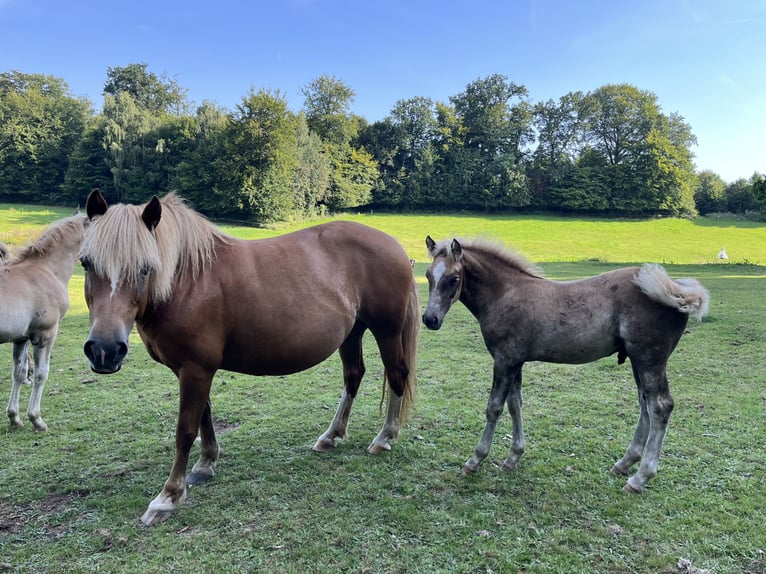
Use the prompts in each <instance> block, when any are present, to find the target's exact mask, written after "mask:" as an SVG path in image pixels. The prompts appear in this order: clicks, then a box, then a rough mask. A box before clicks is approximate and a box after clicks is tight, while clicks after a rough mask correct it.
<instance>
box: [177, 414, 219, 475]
mask: <svg viewBox="0 0 766 574" xmlns="http://www.w3.org/2000/svg"><path fill="white" fill-rule="evenodd" d="M199 435H200V453H199V460H197V462H196V463H195V464H194V466H193V467H192V470H191V472H190V473H189V474H188V475H187V476H186V485H187V486H194V485H196V484H203V483H205V482H207V481H208V480H210V479H211V478H213V475H214V474H215V464H216V462H218V456H219V455H220V452H221V449H220V447H219V446H218V440H217V439H216V438H215V428H213V413H212V408H211V405H210V401H209V400H208V402H207V405H206V406H205V410H204V411H203V412H202V419H201V420H200V425H199Z"/></svg>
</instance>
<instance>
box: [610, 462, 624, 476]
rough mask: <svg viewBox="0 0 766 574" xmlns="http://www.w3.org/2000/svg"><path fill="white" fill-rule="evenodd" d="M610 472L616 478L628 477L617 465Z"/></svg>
mask: <svg viewBox="0 0 766 574" xmlns="http://www.w3.org/2000/svg"><path fill="white" fill-rule="evenodd" d="M609 472H611V473H612V474H613V475H615V476H627V475H628V472H627V471H624V470H622V469H621V468H619V467H618V466H617V465H616V464H615V465H614V466H613V467H612V468H610V469H609Z"/></svg>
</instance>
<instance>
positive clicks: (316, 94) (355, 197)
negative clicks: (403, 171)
mask: <svg viewBox="0 0 766 574" xmlns="http://www.w3.org/2000/svg"><path fill="white" fill-rule="evenodd" d="M302 93H303V96H304V98H305V100H304V111H305V114H306V122H307V123H308V127H309V129H310V130H311V131H313V132H314V133H316V134H317V135H318V136H319V137H320V138H321V140H322V143H323V146H324V154H325V155H326V156H327V159H328V161H329V162H330V165H331V166H332V171H331V175H330V185H329V188H328V193H327V194H326V196H325V201H326V203H327V206H328V207H330V208H331V209H346V208H349V207H357V206H359V205H364V204H366V203H369V202H370V201H371V200H372V190H373V189H375V188H376V187H377V184H378V180H379V176H380V175H379V172H378V166H377V163H376V162H375V160H374V159H373V157H372V155H370V153H369V152H367V151H366V150H364V149H363V148H361V147H359V146H354V145H353V142H354V140H355V138H356V137H357V135H358V134H359V129H360V126H361V124H362V123H363V122H362V120H361V118H357V117H354V116H352V115H351V113H350V108H351V104H352V103H353V101H354V95H355V94H354V91H353V90H352V89H351V88H349V87H348V86H346V84H344V83H343V82H342V81H341V80H338V79H337V78H335V77H334V76H320V77H319V78H317V79H316V80H314V81H312V82H310V83H309V84H308V85H307V86H305V87H304V88H303V89H302Z"/></svg>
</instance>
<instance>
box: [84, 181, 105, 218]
mask: <svg viewBox="0 0 766 574" xmlns="http://www.w3.org/2000/svg"><path fill="white" fill-rule="evenodd" d="M107 209H109V204H108V203H107V202H106V199H104V196H103V195H101V191H100V190H99V189H98V188H96V189H94V190H93V191H91V192H90V193H89V194H88V199H87V200H86V201H85V213H87V214H88V219H90V220H91V221H93V218H94V217H98V216H99V215H104V214H105V213H106V210H107Z"/></svg>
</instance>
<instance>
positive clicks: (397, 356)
mask: <svg viewBox="0 0 766 574" xmlns="http://www.w3.org/2000/svg"><path fill="white" fill-rule="evenodd" d="M87 214H88V218H89V219H90V220H91V221H92V224H91V227H90V229H89V230H88V233H87V234H86V236H85V240H84V242H83V245H82V249H81V253H80V257H81V261H82V264H83V267H84V269H85V300H86V302H87V304H88V308H89V312H90V333H89V335H88V340H87V341H86V343H85V347H84V351H85V355H86V356H87V357H88V359H89V360H90V364H91V368H92V369H93V371H95V372H97V373H114V372H116V371H118V370H119V369H120V367H121V365H122V362H123V359H124V358H125V355H126V353H127V351H128V334H129V333H130V331H131V328H132V326H133V324H134V323H135V324H136V327H137V329H138V333H139V335H140V336H141V339H142V340H143V342H144V345H145V346H146V349H147V351H148V352H149V354H150V355H151V357H152V358H153V359H154V360H155V361H158V362H160V363H162V364H163V365H166V366H167V367H169V368H170V369H171V370H172V371H173V372H174V373H175V375H176V376H177V377H178V382H179V385H180V405H179V413H178V422H177V427H176V454H175V460H174V462H173V468H172V470H171V471H170V476H169V477H168V479H167V481H166V482H165V485H164V487H163V489H162V491H161V492H160V494H159V495H158V496H157V497H156V498H155V499H154V500H152V501H151V503H150V504H149V507H148V509H147V510H146V512H145V513H144V514H143V516H142V517H141V521H142V522H143V523H144V524H146V525H151V524H154V523H156V522H159V521H161V520H164V519H165V518H167V517H168V516H170V514H171V513H172V511H173V510H174V509H175V508H176V507H177V506H178V505H179V504H180V503H181V502H182V501H183V500H184V498H185V495H186V485H187V484H197V483H201V482H205V481H207V480H209V479H210V478H212V476H213V473H214V466H215V464H216V461H217V459H218V455H219V447H218V442H217V440H216V436H215V431H214V429H213V418H212V415H211V404H210V387H211V383H212V380H213V375H214V374H215V372H216V371H217V370H218V369H226V370H229V371H236V372H239V373H245V374H250V375H285V374H289V373H295V372H298V371H302V370H305V369H307V368H309V367H311V366H313V365H316V364H317V363H320V362H321V361H323V360H325V359H326V358H327V357H329V356H330V355H331V354H332V353H333V352H335V350H336V349H338V350H339V354H340V358H341V361H342V363H343V378H344V383H345V390H344V391H343V394H342V396H341V399H340V404H339V406H338V409H337V412H336V413H335V417H334V418H333V420H332V422H331V423H330V426H329V428H328V429H327V431H325V432H324V434H322V435H321V436H320V437H319V438H318V440H317V441H316V443H315V444H314V447H313V448H314V450H317V451H326V450H330V449H332V448H333V447H334V446H335V439H336V438H344V437H345V436H346V432H347V425H348V418H349V414H350V412H351V406H352V403H353V401H354V397H355V396H356V394H357V390H358V389H359V384H360V382H361V379H362V376H363V374H364V371H365V367H364V362H363V360H362V335H363V334H364V333H365V331H366V330H367V329H369V330H370V332H371V333H372V334H373V335H374V337H375V340H376V342H377V345H378V348H379V350H380V355H381V359H382V361H383V365H384V369H385V378H386V380H387V381H388V385H389V387H390V391H391V392H389V393H388V412H387V415H386V420H385V423H384V425H383V428H382V430H381V431H380V433H379V434H378V435H377V436H376V437H375V438H374V440H373V441H372V443H371V444H370V446H369V448H368V451H369V452H371V453H376V452H383V451H386V450H389V449H390V448H391V447H390V445H389V443H388V441H389V439H393V438H396V437H397V436H398V433H399V428H400V425H401V424H402V422H403V420H404V419H405V417H406V414H407V409H408V407H409V404H410V400H411V398H412V393H413V389H414V385H415V359H416V350H417V334H418V330H419V327H420V318H419V314H420V308H419V307H420V304H419V301H418V294H417V288H416V283H415V278H414V276H413V273H412V267H411V266H410V262H409V258H408V257H407V254H406V253H405V252H404V250H403V249H402V247H401V246H400V245H399V244H398V243H397V242H396V241H395V240H394V239H393V238H392V237H390V236H388V235H386V234H385V233H382V232H381V231H377V230H375V229H372V228H369V227H366V226H364V225H361V224H358V223H353V222H342V221H339V222H333V223H327V224H324V225H317V226H315V227H310V228H308V229H304V230H302V231H297V232H294V233H290V234H287V235H284V236H281V237H277V238H273V239H263V240H255V241H245V240H240V239H236V238H234V237H231V236H229V235H226V234H224V233H223V232H222V231H220V230H219V229H217V228H216V227H215V226H213V225H212V224H211V223H209V222H208V221H207V220H206V219H205V218H203V217H202V216H201V215H200V214H198V213H196V212H195V211H193V210H192V209H191V208H189V207H187V206H186V205H185V203H184V202H183V200H182V199H181V198H180V197H179V196H177V195H175V194H172V193H171V194H169V195H167V196H165V197H164V198H163V199H162V200H159V199H157V197H153V198H152V199H151V200H150V201H149V202H148V203H146V204H144V205H142V206H135V205H123V204H119V205H114V206H111V207H110V206H108V205H107V202H106V200H105V199H104V197H103V196H102V195H101V193H100V192H99V191H98V190H94V191H93V192H91V194H90V196H89V197H88V201H87ZM198 432H199V435H200V438H201V453H200V458H199V460H198V461H197V462H196V464H195V465H194V466H193V468H192V471H191V473H190V474H189V476H188V477H187V476H186V469H187V463H188V458H189V450H190V448H191V446H192V443H193V442H194V440H195V438H196V437H197V434H198Z"/></svg>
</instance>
